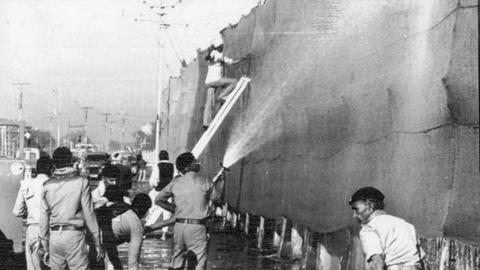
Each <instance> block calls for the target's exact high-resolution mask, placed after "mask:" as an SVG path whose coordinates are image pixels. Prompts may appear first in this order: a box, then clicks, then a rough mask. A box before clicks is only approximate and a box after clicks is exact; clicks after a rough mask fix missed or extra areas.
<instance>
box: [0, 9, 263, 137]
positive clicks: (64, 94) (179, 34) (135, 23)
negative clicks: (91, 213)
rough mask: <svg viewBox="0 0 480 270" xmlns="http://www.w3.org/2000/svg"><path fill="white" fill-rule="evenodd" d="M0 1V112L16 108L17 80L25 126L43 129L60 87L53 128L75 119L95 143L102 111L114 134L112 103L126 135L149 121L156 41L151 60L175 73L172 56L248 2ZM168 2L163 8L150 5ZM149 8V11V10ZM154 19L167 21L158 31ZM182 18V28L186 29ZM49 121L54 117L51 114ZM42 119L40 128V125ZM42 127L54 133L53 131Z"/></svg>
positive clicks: (186, 52)
mask: <svg viewBox="0 0 480 270" xmlns="http://www.w3.org/2000/svg"><path fill="white" fill-rule="evenodd" d="M177 2H178V0H170V1H167V0H149V1H146V3H144V1H143V0H58V1H57V0H33V1H22V0H1V1H0V41H1V42H0V94H1V97H0V118H17V117H18V115H19V110H18V102H19V89H18V88H19V87H18V86H15V85H12V84H13V83H22V82H26V83H29V84H30V85H26V86H24V87H23V92H24V94H23V109H24V111H23V116H24V119H25V120H26V121H27V122H28V124H30V125H32V126H34V127H37V128H41V129H45V130H51V131H52V132H53V131H54V130H55V128H56V120H54V121H53V122H52V125H49V119H50V118H51V117H52V116H53V117H56V116H54V113H55V109H56V106H57V95H56V94H55V92H54V91H52V89H57V90H58V91H60V92H61V106H60V112H61V123H62V125H61V127H62V133H63V134H65V133H66V131H67V123H68V121H70V124H71V125H80V124H83V122H84V113H83V111H82V110H81V109H80V108H81V107H82V106H90V107H93V110H91V111H90V112H89V114H88V120H89V125H88V133H89V135H91V136H92V137H93V139H94V140H95V141H97V142H103V140H104V136H105V132H104V128H103V121H104V119H105V116H103V115H102V113H110V114H111V116H110V119H111V120H112V121H114V123H112V124H111V125H112V126H113V132H114V136H113V139H115V140H117V141H119V140H120V130H121V128H120V126H121V125H120V122H121V121H119V120H120V113H121V111H122V107H123V108H124V111H125V117H126V119H127V121H126V123H127V125H126V126H127V131H126V133H127V136H126V141H132V140H133V138H132V137H131V136H130V134H131V133H132V132H133V131H135V130H138V129H140V126H142V125H143V124H145V123H148V122H152V121H154V119H155V111H156V104H155V100H156V93H157V88H158V86H157V85H158V75H157V74H158V58H159V57H158V42H159V41H161V43H162V44H164V47H163V48H164V52H165V56H164V57H162V55H160V56H161V57H160V59H161V62H160V66H161V68H162V70H163V74H165V75H164V77H163V78H162V84H163V85H165V84H166V82H167V78H168V75H170V74H172V75H177V74H178V71H179V58H185V59H186V60H187V62H188V61H191V60H192V58H193V57H195V51H196V49H197V48H198V47H202V48H205V47H206V46H208V44H209V43H210V42H211V41H212V40H214V39H215V38H218V36H219V34H218V32H219V31H220V30H221V29H223V28H224V27H226V26H228V23H236V22H238V20H239V18H240V16H241V15H246V14H248V13H249V12H250V10H251V8H253V7H254V6H255V5H256V4H257V2H258V0H183V1H181V2H180V3H177ZM162 3H165V4H169V5H175V7H174V8H170V9H166V12H167V15H165V16H163V17H160V16H159V15H158V14H157V13H162V12H163V11H162V10H161V9H159V8H157V7H156V6H159V5H161V4H162ZM152 6H153V8H151V7H152ZM160 18H162V19H164V20H165V21H166V22H167V23H171V25H172V26H171V27H170V28H169V29H168V30H167V31H168V32H165V31H162V32H160V30H159V23H158V21H159V20H160ZM187 25H188V26H187ZM54 119H56V118H54ZM49 126H50V127H49ZM52 134H56V133H55V132H53V133H52Z"/></svg>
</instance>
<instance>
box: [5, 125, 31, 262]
mask: <svg viewBox="0 0 480 270" xmlns="http://www.w3.org/2000/svg"><path fill="white" fill-rule="evenodd" d="M24 132H25V124H24V123H23V122H19V121H13V120H5V119H0V185H1V187H2V188H1V189H0V216H1V218H0V246H1V250H0V268H2V266H4V263H5V262H7V258H5V257H4V256H3V255H7V254H9V253H10V252H22V251H23V250H24V246H23V244H22V233H23V226H22V222H23V221H22V219H21V218H17V217H16V216H14V215H12V209H13V205H14V204H15V200H16V197H17V193H18V190H19V188H20V181H21V180H22V179H23V178H24V175H25V165H26V164H25V163H26V161H25V154H24V143H25V137H24V136H25V135H24V134H25V133H24ZM2 269H4V268H2ZM5 269H6V268H5Z"/></svg>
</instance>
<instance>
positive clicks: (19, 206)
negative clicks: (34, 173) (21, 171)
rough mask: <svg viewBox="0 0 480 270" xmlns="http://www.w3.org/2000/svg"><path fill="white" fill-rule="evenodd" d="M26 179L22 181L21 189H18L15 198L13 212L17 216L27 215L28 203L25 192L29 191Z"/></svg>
mask: <svg viewBox="0 0 480 270" xmlns="http://www.w3.org/2000/svg"><path fill="white" fill-rule="evenodd" d="M24 181H25V180H23V181H21V182H20V189H19V190H18V194H17V199H16V200H15V205H14V206H13V210H12V212H13V214H14V215H15V216H17V217H23V218H25V217H26V216H27V204H26V202H25V193H26V192H27V190H26V188H25V187H24V185H25V183H24Z"/></svg>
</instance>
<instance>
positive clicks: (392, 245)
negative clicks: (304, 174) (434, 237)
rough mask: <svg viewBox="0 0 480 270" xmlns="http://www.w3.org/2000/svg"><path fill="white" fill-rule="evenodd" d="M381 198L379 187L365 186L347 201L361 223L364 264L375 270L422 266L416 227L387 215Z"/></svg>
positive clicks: (397, 269) (409, 268)
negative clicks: (365, 262)
mask: <svg viewBox="0 0 480 270" xmlns="http://www.w3.org/2000/svg"><path fill="white" fill-rule="evenodd" d="M384 198H385V196H384V195H383V194H382V192H380V191H379V190H378V189H376V188H374V187H364V188H361V189H359V190H357V191H356V192H355V193H354V194H353V195H352V197H351V199H350V201H349V204H350V206H351V208H352V210H353V218H354V219H355V220H357V221H358V222H359V223H360V224H361V226H362V229H361V230H360V241H361V242H362V246H363V250H364V253H365V258H366V261H367V264H368V265H369V267H370V269H375V270H384V269H387V270H417V269H422V260H421V257H420V253H419V250H420V248H419V246H418V244H417V235H416V232H415V227H414V226H413V225H412V224H410V223H408V222H406V221H405V220H403V219H401V218H398V217H395V216H392V215H389V214H387V213H386V212H385V211H384V210H383V208H384V206H385V205H384V203H383V200H384Z"/></svg>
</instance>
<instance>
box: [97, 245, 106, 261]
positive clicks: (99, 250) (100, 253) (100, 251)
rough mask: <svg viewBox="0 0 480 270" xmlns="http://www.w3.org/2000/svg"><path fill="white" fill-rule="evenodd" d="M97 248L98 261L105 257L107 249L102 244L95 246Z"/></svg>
mask: <svg viewBox="0 0 480 270" xmlns="http://www.w3.org/2000/svg"><path fill="white" fill-rule="evenodd" d="M95 250H96V251H97V257H96V259H97V261H101V260H103V259H104V258H105V250H104V249H103V247H102V246H101V245H98V246H95Z"/></svg>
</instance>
